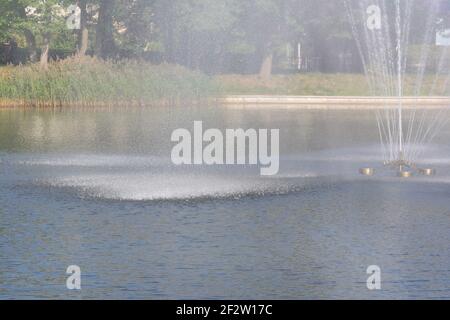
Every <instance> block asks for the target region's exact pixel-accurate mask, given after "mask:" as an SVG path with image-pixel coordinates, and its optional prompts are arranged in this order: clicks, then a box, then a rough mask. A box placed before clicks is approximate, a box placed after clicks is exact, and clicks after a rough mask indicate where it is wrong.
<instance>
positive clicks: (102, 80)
mask: <svg viewBox="0 0 450 320" xmlns="http://www.w3.org/2000/svg"><path fill="white" fill-rule="evenodd" d="M215 92H216V87H215V85H214V81H212V80H211V79H210V78H209V77H207V76H205V75H203V74H201V73H199V72H194V71H190V70H188V69H185V68H183V67H179V66H171V65H158V66H155V65H151V64H147V63H140V62H133V61H125V62H117V63H113V62H105V61H100V60H97V59H95V58H89V57H85V58H82V59H79V58H69V59H65V60H62V61H57V62H52V63H50V64H49V66H48V69H47V70H42V69H41V68H40V67H39V65H24V66H17V67H13V66H8V67H2V68H0V106H1V105H3V106H5V105H7V106H11V105H21V106H63V105H81V106H91V105H95V106H97V105H120V104H125V103H126V104H128V105H130V104H133V105H154V104H158V105H160V104H177V103H181V102H186V101H192V102H193V101H199V100H202V99H203V98H206V97H208V96H210V95H211V94H214V93H215Z"/></svg>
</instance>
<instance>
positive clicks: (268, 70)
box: [259, 52, 273, 81]
mask: <svg viewBox="0 0 450 320" xmlns="http://www.w3.org/2000/svg"><path fill="white" fill-rule="evenodd" d="M272 62H273V53H272V52H270V53H268V54H266V55H265V56H264V59H263V62H262V64H261V69H260V70H259V76H260V78H261V79H263V80H264V81H268V80H270V77H271V76H272Z"/></svg>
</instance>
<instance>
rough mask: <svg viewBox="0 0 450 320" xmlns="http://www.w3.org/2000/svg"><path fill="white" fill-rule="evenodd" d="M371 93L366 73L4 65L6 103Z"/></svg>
mask: <svg viewBox="0 0 450 320" xmlns="http://www.w3.org/2000/svg"><path fill="white" fill-rule="evenodd" d="M444 84H445V77H437V78H436V77H435V76H433V75H429V76H425V78H424V80H423V85H422V92H421V94H422V95H429V94H430V91H431V88H432V87H435V88H437V89H436V90H435V91H436V92H435V94H436V95H443V93H444V91H443V90H442V89H439V88H442V87H443V86H444ZM414 87H415V76H413V75H410V76H406V79H405V90H404V94H405V95H413V94H414ZM241 94H242V95H253V94H254V95H270V94H273V95H300V96H367V95H371V94H370V90H369V88H368V86H367V82H366V80H365V77H364V75H362V74H296V75H274V76H272V78H271V79H270V80H269V81H264V80H262V79H260V78H259V77H258V76H244V75H219V76H216V77H214V78H212V77H208V76H206V75H204V74H202V73H200V72H197V71H192V70H188V69H186V68H183V67H180V66H173V65H152V64H149V63H143V62H135V61H121V62H111V61H102V60H97V59H95V58H90V57H85V58H82V59H80V58H75V57H74V58H68V59H65V60H62V61H57V62H52V63H50V64H49V66H48V69H47V70H42V69H41V68H40V66H39V65H37V64H36V65H24V66H16V67H13V66H7V67H0V107H1V106H50V107H54V106H68V105H74V106H112V105H173V104H182V103H184V104H186V103H194V102H202V103H203V102H204V101H206V100H207V99H208V98H210V97H213V96H218V95H241Z"/></svg>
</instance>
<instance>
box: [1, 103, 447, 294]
mask: <svg viewBox="0 0 450 320" xmlns="http://www.w3.org/2000/svg"><path fill="white" fill-rule="evenodd" d="M194 120H202V121H203V126H204V128H219V129H225V128H244V129H248V128H255V129H258V128H268V129H270V128H279V129H280V149H281V163H280V172H279V174H278V175H277V176H274V177H261V176H260V175H259V168H258V167H256V166H222V167H204V166H201V167H190V166H187V167H175V166H173V165H172V164H171V161H170V151H171V148H172V146H173V144H172V143H171V142H170V136H171V133H172V131H173V130H174V129H177V128H188V129H190V130H192V128H193V121H194ZM449 138H450V130H449V128H446V130H444V131H443V132H442V133H441V134H440V135H439V137H438V139H437V140H435V142H434V144H433V145H428V146H426V148H427V152H426V155H427V158H426V159H423V161H424V163H426V164H427V165H432V166H433V167H436V168H437V169H438V175H437V176H436V177H431V178H425V177H414V178H412V179H410V180H407V181H402V180H399V179H397V178H396V177H395V175H394V174H391V173H390V172H386V171H385V170H383V169H382V168H381V167H380V165H379V162H380V161H381V158H380V157H381V154H380V147H379V144H378V130H377V127H376V122H375V118H374V115H373V113H371V112H367V111H330V110H329V111H313V110H309V111H300V110H294V109H267V110H255V109H226V108H222V107H218V106H212V107H205V108H188V107H185V108H156V109H136V108H124V109H121V110H115V109H113V110H106V109H103V110H88V109H86V110H85V109H83V110H76V109H64V110H58V111H49V110H41V111H36V110H1V111H0V161H1V162H0V217H1V219H0V270H1V273H0V298H3V299H11V298H64V299H80V298H83V299H92V298H113V299H116V298H132V299H140V298H146V299H164V298H171V299H179V298H180V299H185V298H186V299H197V298H225V299H241V298H242V299H250V298H251V299H303V298H305V299H315V298H326V299H332V298H363V299H374V298H409V299H415V298H447V299H448V298H450V251H449V243H450V235H449V230H450V197H449V195H450V184H449V183H450V149H449V147H448V140H449ZM368 165H373V166H377V168H378V169H379V174H378V175H377V176H376V177H374V178H363V177H360V176H359V175H358V168H359V167H361V166H368ZM73 264H75V265H79V266H80V267H81V269H82V290H81V291H69V290H67V289H66V287H65V280H66V274H65V270H66V268H67V266H69V265H73ZM369 265H379V266H380V267H381V269H382V290H380V291H369V290H367V288H366V279H367V275H366V269H367V267H368V266H369Z"/></svg>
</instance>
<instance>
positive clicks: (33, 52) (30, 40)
mask: <svg viewBox="0 0 450 320" xmlns="http://www.w3.org/2000/svg"><path fill="white" fill-rule="evenodd" d="M24 34H25V39H26V42H27V47H28V59H30V62H32V63H34V62H36V61H37V56H38V54H37V48H36V38H35V37H34V34H33V33H32V32H31V31H30V30H28V29H25V30H24Z"/></svg>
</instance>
